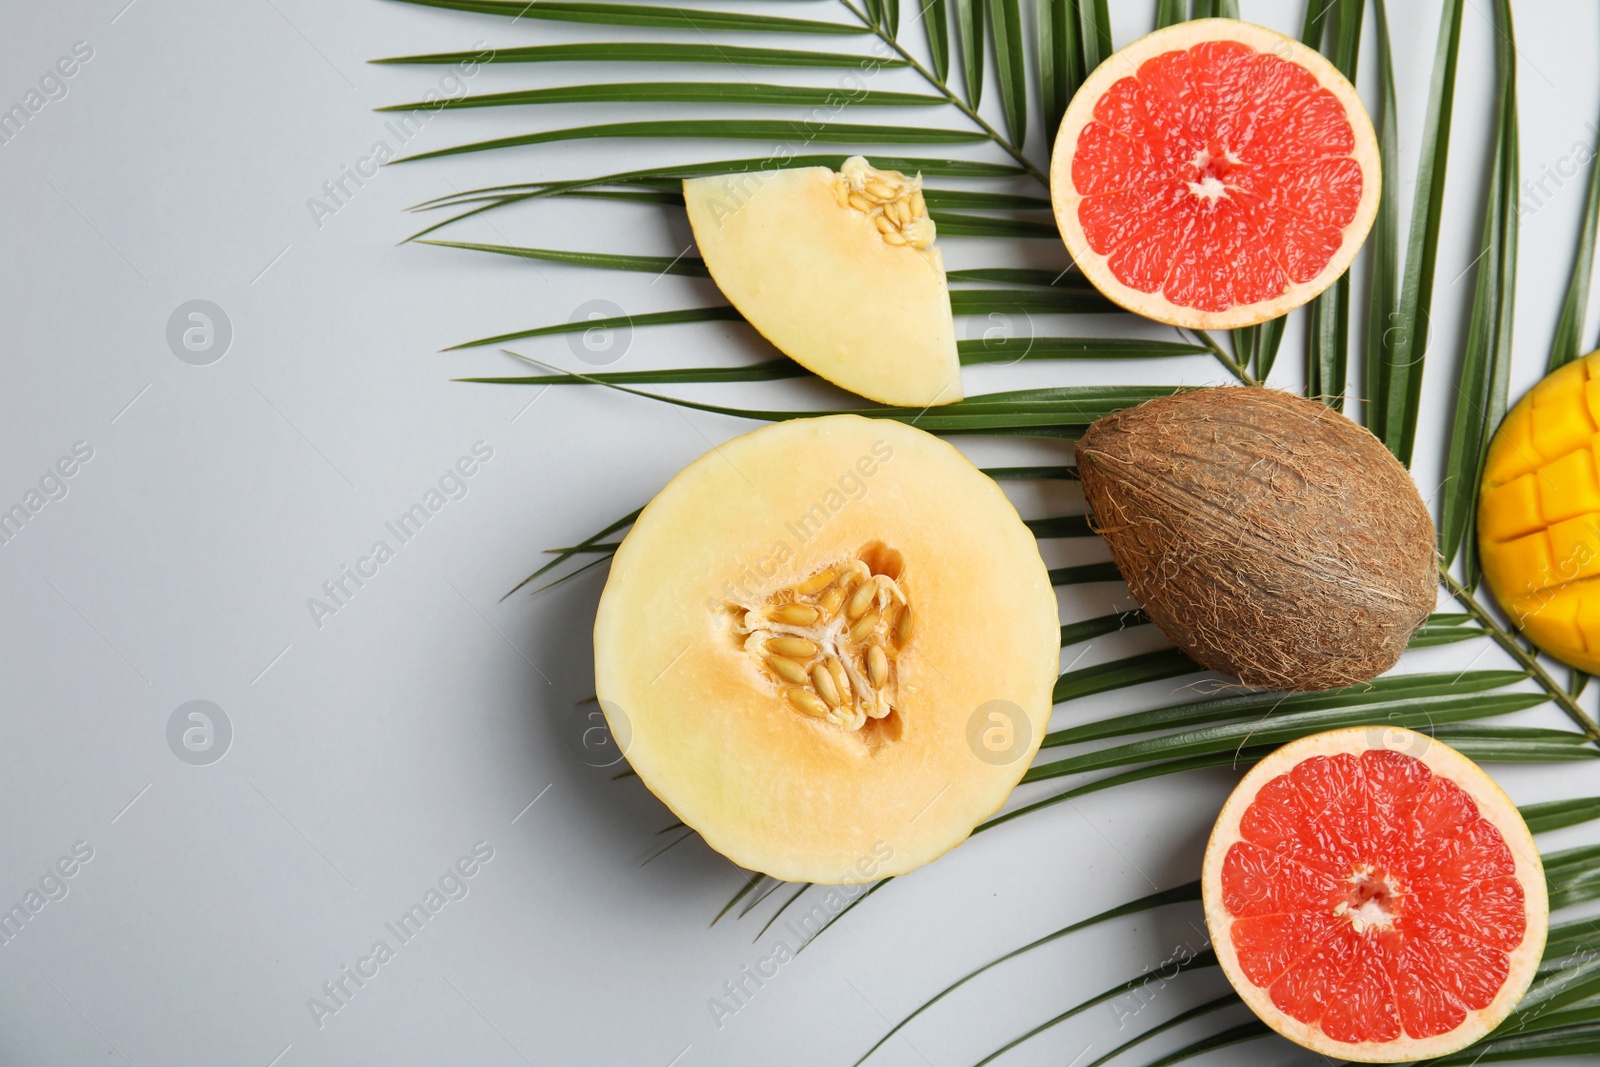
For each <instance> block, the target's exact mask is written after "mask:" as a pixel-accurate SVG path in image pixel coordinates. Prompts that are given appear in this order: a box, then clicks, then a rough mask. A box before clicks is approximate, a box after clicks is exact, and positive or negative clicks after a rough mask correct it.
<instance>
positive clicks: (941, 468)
mask: <svg viewBox="0 0 1600 1067" xmlns="http://www.w3.org/2000/svg"><path fill="white" fill-rule="evenodd" d="M868 471H870V472H871V473H870V474H869V473H867V472H868ZM858 486H859V487H860V488H859V490H858V489H857V487H858ZM830 494H831V495H830ZM834 505H838V506H837V507H835V506H834ZM818 506H820V507H821V508H822V512H821V513H818V512H816V511H813V510H812V509H813V508H815V507H818ZM808 514H809V515H811V516H812V519H813V521H812V522H810V523H807V524H805V525H804V528H803V529H802V524H801V520H802V516H805V515H808ZM822 515H826V519H825V521H822V520H821V516H822ZM797 531H800V532H805V531H810V532H811V535H810V536H809V537H807V538H806V539H804V540H803V541H802V540H801V539H800V538H799V537H797V536H796V532H797ZM873 542H882V543H884V544H886V545H888V546H889V547H890V548H892V549H894V550H895V551H898V552H899V553H901V554H902V556H903V559H904V565H903V569H902V572H901V575H900V580H899V581H900V586H901V587H902V588H903V589H904V590H905V591H906V594H907V596H908V597H909V599H910V603H911V606H912V611H913V618H914V620H915V622H914V630H913V635H912V639H911V643H910V644H909V645H908V646H907V648H906V651H905V652H903V653H902V654H901V656H900V659H899V664H900V669H901V674H900V688H899V693H900V699H899V706H898V709H897V712H896V714H897V715H899V716H901V718H902V721H903V723H904V734H903V736H902V737H901V739H900V740H898V741H894V742H891V743H889V744H885V745H882V746H881V747H877V748H870V747H868V746H866V745H864V744H863V743H862V740H861V739H860V737H858V736H856V735H853V734H851V733H848V732H846V731H845V730H843V729H842V728H840V727H838V726H835V725H832V724H830V723H828V722H825V721H823V720H819V719H811V718H808V717H806V716H804V715H801V714H799V713H797V712H796V711H794V710H793V709H792V708H790V707H788V706H787V705H786V704H785V703H784V701H783V699H782V697H781V695H779V693H778V692H777V689H776V687H775V686H774V684H773V683H772V682H771V680H770V679H768V678H767V677H766V676H765V675H764V674H763V673H762V672H761V671H760V670H759V669H758V668H757V667H756V665H755V664H754V662H753V660H752V657H751V656H750V655H749V653H747V652H746V651H744V649H743V648H742V647H741V644H740V641H739V640H738V639H737V638H736V637H735V636H734V635H732V634H730V633H729V632H728V623H727V615H726V613H725V612H724V611H723V610H722V606H723V605H724V604H725V603H726V602H727V599H728V598H729V596H730V586H731V587H732V593H733V594H734V595H738V593H739V589H738V585H739V583H741V582H743V583H747V584H749V585H751V586H752V587H755V586H760V585H764V584H766V583H775V584H777V585H779V586H780V587H781V586H788V585H792V584H794V583H797V582H799V581H801V580H804V579H805V578H806V577H808V576H809V575H811V574H813V573H815V572H816V571H818V570H819V569H822V568H824V567H827V566H829V565H830V564H832V563H834V562H836V561H837V560H838V559H839V558H841V557H843V556H850V555H854V554H855V553H856V552H858V551H859V550H860V549H861V548H862V547H863V546H864V545H869V544H871V543H873ZM780 543H783V544H786V545H787V546H788V548H789V549H790V551H789V552H788V553H779V552H777V551H776V550H775V549H776V546H777V545H778V544H780ZM780 556H785V557H786V558H782V559H780V558H779V557H780ZM1059 625H1060V624H1059V617H1058V615H1057V611H1056V599H1055V591H1054V589H1053V588H1052V586H1051V584H1050V577H1049V573H1048V571H1047V569H1046V568H1045V565H1044V562H1043V561H1042V560H1041V559H1040V556H1039V550H1038V545H1037V542H1036V541H1035V540H1034V538H1033V535H1032V534H1031V533H1029V531H1028V529H1027V527H1026V526H1024V525H1023V523H1022V520H1021V519H1020V518H1019V517H1018V516H1017V512H1016V509H1015V508H1014V507H1013V506H1012V505H1011V503H1010V501H1008V500H1007V499H1006V497H1005V495H1004V494H1003V493H1002V492H1001V491H1000V488H999V486H998V485H996V484H995V483H994V482H993V481H992V480H991V479H989V478H988V477H987V476H985V475H984V474H982V473H981V472H980V471H979V470H978V469H977V468H976V467H974V466H973V465H972V463H971V462H970V461H968V460H967V459H966V458H965V457H964V456H963V455H962V454H961V453H960V452H958V451H957V450H956V449H955V448H953V447H952V446H951V445H949V444H948V443H946V442H944V441H942V440H940V439H939V438H937V437H934V436H932V435H931V434H928V433H925V432H923V431H921V430H917V429H914V428H912V427H910V426H907V425H905V424H902V423H899V422H894V421H890V420H883V419H865V418H860V417H858V416H853V415H836V416H828V417H823V418H814V419H799V420H794V421H789V422H783V423H778V424H775V425H772V426H769V427H766V428H763V429H760V430H757V431H755V432H754V433H750V434H746V435H745V436H743V437H738V438H735V439H733V440H731V441H728V442H726V443H725V444H722V445H719V446H717V448H715V449H714V450H713V451H711V452H709V453H707V454H706V455H705V456H704V457H702V458H700V459H698V460H696V461H695V462H694V463H691V464H690V465H689V466H688V467H686V468H685V469H684V470H683V471H682V473H680V474H679V475H678V476H677V477H676V478H674V479H673V480H672V482H671V483H670V484H669V485H668V486H667V487H666V488H665V489H663V490H662V491H661V493H660V494H659V495H658V496H657V497H656V498H655V499H654V500H653V501H651V502H650V504H649V505H648V506H647V507H646V508H645V509H644V511H643V512H642V513H641V514H640V516H639V519H638V521H637V522H636V523H635V524H634V527H633V529H632V531H631V532H629V534H628V536H627V537H626V538H625V539H624V541H623V543H622V545H621V547H620V548H619V549H618V550H617V553H616V556H615V558H614V560H613V562H612V565H611V574H610V578H609V579H608V581H607V583H606V588H605V592H604V594H603V595H602V597H601V599H600V607H599V611H598V614H597V617H596V620H595V689H596V695H597V696H598V698H599V700H600V704H601V707H602V708H603V709H604V710H605V712H606V714H607V717H608V719H610V721H611V725H612V731H613V734H614V735H615V736H616V737H618V738H619V739H626V756H627V759H628V761H629V763H630V764H631V765H632V767H633V768H634V770H635V771H637V772H638V775H639V777H640V779H641V780H642V781H643V782H644V784H645V785H646V786H648V787H649V788H650V790H651V791H652V792H654V793H655V794H656V796H658V797H660V798H661V800H663V801H664V802H665V803H666V805H667V806H668V807H669V808H671V809H672V811H673V812H674V814H676V815H677V817H678V818H680V819H681V820H682V821H683V822H684V823H685V824H686V825H688V826H690V827H692V828H694V829H695V830H696V831H698V832H699V833H700V834H701V836H702V837H703V838H704V839H705V841H706V842H707V843H708V844H709V845H710V846H711V847H712V848H714V849H716V850H717V851H718V852H721V853H722V854H723V855H725V856H727V857H728V858H729V859H731V860H733V861H734V862H735V863H737V864H739V865H740V866H741V867H744V868H746V869H749V870H754V871H761V872H763V873H765V874H769V875H771V876H773V877H774V878H779V879H783V880H787V881H795V882H816V883H824V884H844V883H858V882H865V881H871V880H875V879H877V878H882V877H885V876H888V875H897V874H904V873H905V872H907V871H910V870H912V869H914V868H916V867H919V866H921V865H922V864H924V863H926V862H928V861H929V860H932V859H934V858H935V857H937V856H939V855H941V854H943V853H944V852H946V851H947V850H949V849H950V848H953V847H954V846H955V845H957V844H959V843H960V842H961V841H963V840H964V839H965V838H966V837H967V836H968V834H969V833H971V831H972V828H973V827H974V826H976V825H977V824H978V823H980V822H982V821H983V820H984V819H986V818H988V817H989V816H990V815H992V814H993V813H994V812H995V811H996V810H998V809H999V808H1000V806H1001V805H1002V804H1003V803H1004V802H1005V800H1006V797H1007V796H1008V795H1009V794H1010V792H1011V790H1012V788H1013V787H1014V786H1015V785H1016V783H1017V782H1018V780H1019V779H1020V778H1021V776H1022V774H1023V772H1024V771H1026V770H1027V767H1028V765H1029V763H1030V762H1031V760H1032V757H1033V754H1034V753H1035V752H1036V751H1037V750H1038V746H1039V743H1040V741H1041V740H1042V738H1043V736H1044V733H1045V730H1046V728H1047V726H1048V722H1049V717H1050V709H1051V706H1052V688H1053V686H1054V683H1055V680H1056V677H1057V674H1058V671H1059V667H1060V655H1061V651H1060V630H1059ZM996 700H1003V701H1007V702H1009V703H1010V704H1011V705H1013V706H1015V707H1016V708H1017V709H1018V710H1019V711H1020V712H1021V713H1022V714H1023V715H1024V716H1025V717H1026V719H1025V721H1026V729H1027V730H1028V731H1029V732H1030V733H1031V737H1029V738H1027V742H1028V743H1027V744H1026V745H1025V746H1023V747H1024V748H1025V750H1024V751H1019V752H1017V753H1016V755H1015V757H1014V758H1013V759H1011V760H1010V761H1008V762H1006V763H1004V764H1000V765H996V764H994V763H991V762H988V761H985V760H984V759H982V758H980V756H979V754H978V753H976V752H975V751H974V750H973V748H972V747H971V746H970V745H969V741H968V737H969V730H970V728H971V723H972V720H973V717H974V713H975V712H977V711H978V710H979V709H980V708H981V707H983V706H984V705H986V704H988V703H989V702H991V701H996ZM1019 734H1020V731H1019Z"/></svg>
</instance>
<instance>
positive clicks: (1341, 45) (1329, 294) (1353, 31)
mask: <svg viewBox="0 0 1600 1067" xmlns="http://www.w3.org/2000/svg"><path fill="white" fill-rule="evenodd" d="M1329 2H1330V4H1331V5H1333V6H1332V7H1331V9H1330V13H1329V15H1328V21H1327V24H1326V27H1325V33H1326V35H1327V36H1328V38H1329V40H1328V41H1327V44H1326V47H1325V48H1324V51H1326V52H1327V53H1328V54H1329V58H1330V59H1332V60H1333V64H1334V66H1336V67H1338V68H1339V72H1340V73H1341V74H1343V75H1344V76H1345V77H1346V78H1348V79H1350V81H1352V82H1354V81H1355V79H1356V65H1357V59H1358V57H1359V54H1360V50H1361V16H1362V12H1363V10H1364V5H1363V0H1329ZM1306 43H1307V44H1309V45H1311V46H1312V47H1315V46H1316V43H1315V42H1313V41H1307V42H1306ZM1306 310H1307V314H1306V393H1307V395H1309V396H1313V397H1315V398H1317V399H1318V400H1321V401H1322V402H1323V403H1325V404H1327V405H1328V406H1329V407H1331V408H1333V409H1334V410H1335V411H1343V410H1344V401H1345V385H1346V379H1347V377H1348V372H1349V353H1350V275H1349V273H1348V272H1347V273H1345V274H1344V275H1343V276H1342V277H1340V278H1339V280H1338V281H1336V282H1334V283H1333V285H1332V286H1331V287H1330V288H1329V289H1328V290H1327V291H1326V292H1324V293H1323V294H1322V295H1321V296H1319V297H1317V298H1316V299H1315V300H1313V301H1311V303H1310V304H1308V305H1307V309H1306Z"/></svg>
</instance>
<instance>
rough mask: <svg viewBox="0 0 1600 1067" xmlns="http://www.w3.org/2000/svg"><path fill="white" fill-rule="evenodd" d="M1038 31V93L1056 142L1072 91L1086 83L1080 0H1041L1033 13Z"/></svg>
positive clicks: (1046, 124) (1049, 133)
mask: <svg viewBox="0 0 1600 1067" xmlns="http://www.w3.org/2000/svg"><path fill="white" fill-rule="evenodd" d="M1034 25H1035V28H1036V29H1037V31H1038V43H1037V45H1036V46H1035V53H1036V54H1037V55H1038V57H1039V96H1040V100H1041V106H1042V108H1043V109H1044V129H1045V135H1046V140H1047V141H1048V142H1049V143H1050V144H1052V145H1053V144H1055V139H1056V131H1057V130H1058V129H1059V128H1060V126H1061V117H1062V116H1063V115H1065V114H1066V111H1067V105H1068V104H1069V103H1071V102H1072V94H1073V93H1075V92H1077V91H1078V86H1079V85H1081V84H1082V83H1083V45H1082V43H1081V42H1080V41H1079V40H1078V31H1079V27H1080V23H1079V17H1078V0H1038V6H1037V8H1036V9H1035V12H1034Z"/></svg>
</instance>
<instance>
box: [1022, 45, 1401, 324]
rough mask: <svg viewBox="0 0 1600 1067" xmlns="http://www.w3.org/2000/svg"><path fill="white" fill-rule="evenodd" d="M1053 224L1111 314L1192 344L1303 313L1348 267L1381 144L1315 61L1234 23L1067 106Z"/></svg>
mask: <svg viewBox="0 0 1600 1067" xmlns="http://www.w3.org/2000/svg"><path fill="white" fill-rule="evenodd" d="M1050 184H1051V199H1052V203H1053V205H1054V209H1055V215H1056V223H1057V225H1058V226H1059V227H1060V229H1061V235H1062V238H1063V239H1064V240H1065V241H1066V244H1067V248H1068V250H1069V251H1071V253H1072V257H1073V259H1074V261H1076V263H1077V264H1078V267H1079V268H1080V269H1081V270H1082V271H1083V273H1084V274H1085V275H1086V276H1088V278H1089V279H1090V280H1091V281H1092V282H1093V283H1094V284H1095V285H1096V286H1097V287H1098V288H1099V289H1100V291H1101V292H1103V293H1104V294H1105V295H1106V296H1107V297H1109V298H1110V299H1111V300H1113V301H1114V302H1116V303H1117V304H1120V305H1121V306H1123V307H1125V308H1127V309H1128V310H1130V311H1134V312H1137V313H1138V314H1141V315H1144V316H1146V317H1148V318H1152V319H1156V320H1158V321H1160V322H1166V323H1171V324H1172V325H1175V326H1183V327H1188V328H1191V329H1227V328H1233V327H1240V326H1249V325H1253V324H1255V323H1258V322H1263V321H1265V320H1267V319H1270V318H1275V317H1277V316H1279V315H1282V314H1284V313H1285V312H1287V311H1289V310H1290V309H1292V308H1295V307H1299V306H1300V305H1301V304H1304V303H1305V302H1306V301H1308V300H1310V299H1312V298H1313V297H1315V296H1316V295H1317V294H1318V293H1320V292H1322V291H1323V290H1324V289H1326V288H1327V287H1328V286H1329V285H1331V284H1332V283H1333V282H1334V281H1335V280H1337V279H1338V277H1339V276H1340V275H1341V274H1343V273H1344V271H1345V270H1346V269H1347V268H1348V267H1349V266H1350V261H1351V260H1352V259H1354V258H1355V254H1356V252H1357V251H1358V250H1359V248H1360V247H1361V243H1362V241H1364V240H1365V239H1366V235H1367V231H1368V230H1369V229H1370V228H1371V226H1372V220H1373V218H1374V216H1375V215H1376V214H1377V210H1378V195H1379V184H1380V182H1379V170H1378V143H1377V138H1376V137H1375V136H1374V135H1373V130H1372V121H1371V119H1369V118H1368V116H1367V112H1366V109H1365V108H1364V107H1363V106H1362V104H1361V99H1360V97H1358V96H1357V95H1356V91H1355V89H1354V88H1352V87H1351V85H1350V83H1349V82H1348V81H1346V80H1345V79H1344V77H1343V76H1342V75H1341V74H1340V73H1339V72H1338V70H1336V69H1335V68H1334V66H1333V64H1331V63H1329V62H1328V61H1327V60H1326V59H1324V58H1323V57H1322V56H1321V55H1320V54H1319V53H1317V52H1315V51H1313V50H1312V49H1310V48H1307V47H1305V46H1304V45H1302V44H1300V43H1299V42H1297V41H1294V40H1291V39H1290V38H1288V37H1284V36H1283V35H1281V34H1278V33H1275V32H1274V31H1272V30H1269V29H1266V28H1264V27H1261V26H1256V25H1253V24H1251V23H1247V22H1239V21H1237V20H1234V19H1200V20H1198V21H1195V22H1186V23H1180V24H1178V25H1176V26H1170V27H1168V28H1166V29H1164V30H1157V31H1156V32H1155V33H1152V34H1150V35H1149V36H1147V37H1144V38H1141V39H1140V40H1138V41H1135V42H1134V43H1133V44H1131V45H1129V46H1128V47H1126V48H1124V49H1122V50H1121V51H1119V52H1117V53H1116V54H1115V55H1113V56H1111V58H1110V59H1108V60H1106V62H1104V63H1103V64H1101V65H1100V67H1099V68H1098V69H1096V70H1095V72H1094V73H1093V74H1092V75H1090V76H1089V78H1088V79H1087V80H1086V81H1085V82H1084V84H1083V87H1082V88H1081V89H1080V90H1079V91H1078V93H1077V95H1076V96H1074V97H1073V99H1072V103H1071V105H1070V106H1069V107H1068V109H1067V113H1066V115H1065V117H1064V118H1063V119H1062V122H1061V129H1060V132H1059V133H1058V135H1057V137H1056V147H1055V154H1054V158H1053V159H1052V161H1051V170H1050Z"/></svg>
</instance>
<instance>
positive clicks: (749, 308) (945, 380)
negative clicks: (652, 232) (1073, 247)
mask: <svg viewBox="0 0 1600 1067" xmlns="http://www.w3.org/2000/svg"><path fill="white" fill-rule="evenodd" d="M851 194H854V195H853V196H852V195H851ZM683 197H684V202H685V204H686V205H687V207H688V209H689V223H690V225H691V226H692V227H693V228H694V236H695V241H696V243H697V244H698V245H699V248H700V254H701V256H702V257H704V259H705V263H706V266H707V267H708V268H709V269H710V271H711V277H712V278H713V279H714V280H715V281H716V283H717V286H718V288H720V289H721V290H722V292H723V294H724V295H725V296H727V298H728V300H729V301H730V302H732V304H733V306H734V307H735V308H737V309H738V310H739V313H740V314H741V315H743V316H744V317H745V318H746V319H747V320H748V321H749V322H750V324H751V325H752V326H754V327H755V328H756V329H757V330H759V331H760V332H761V334H762V336H764V337H766V338H767V340H769V341H771V342H772V343H773V344H774V345H776V346H777V347H778V348H779V349H780V350H781V351H782V352H784V354H786V355H788V356H789V357H790V358H791V359H793V360H795V361H796V362H797V363H799V364H801V365H802V366H804V367H805V368H806V369H808V370H810V371H813V372H814V373H816V374H819V375H821V376H822V377H824V378H826V379H828V380H829V381H831V382H833V383H834V384H835V385H838V386H839V387H841V388H843V389H848V390H849V391H850V392H852V393H857V394H859V395H861V396H864V397H867V398H868V399H869V400H876V401H878V402H879V403H883V404H894V405H897V406H901V407H927V406H929V405H932V404H949V403H953V402H955V401H957V400H960V399H961V396H962V393H961V365H960V361H959V359H958V358H957V355H956V337H955V325H954V321H953V320H952V318H951V313H950V293H949V289H948V287H947V285H946V282H945V272H944V259H943V257H942V256H941V255H940V253H939V249H938V248H936V247H933V245H932V239H933V221H932V220H931V219H929V218H927V217H926V207H925V205H923V204H922V199H921V180H920V178H906V177H905V176H904V175H900V174H896V173H894V172H892V171H875V170H873V169H872V168H871V167H869V166H868V165H867V163H866V161H865V160H862V159H860V157H856V158H855V159H852V160H849V161H847V162H846V164H845V167H844V169H843V171H841V172H839V173H835V172H834V171H832V170H829V169H828V168H827V167H804V168H798V169H793V170H771V171H759V172H750V173H744V174H723V175H716V176H713V177H706V178H691V179H688V180H686V181H685V182H684V183H683ZM896 202H899V203H901V204H903V205H904V206H903V207H899V206H897V204H896ZM863 208H865V210H863ZM885 215H887V221H885ZM919 245H920V246H922V247H919Z"/></svg>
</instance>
